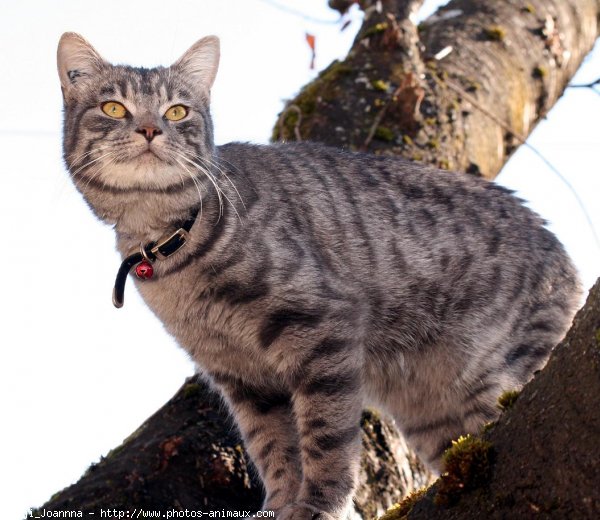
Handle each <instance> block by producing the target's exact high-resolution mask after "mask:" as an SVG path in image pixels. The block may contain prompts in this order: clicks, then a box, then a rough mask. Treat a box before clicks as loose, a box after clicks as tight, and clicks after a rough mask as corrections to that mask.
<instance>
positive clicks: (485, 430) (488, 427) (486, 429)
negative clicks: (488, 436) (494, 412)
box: [481, 421, 496, 433]
mask: <svg viewBox="0 0 600 520" xmlns="http://www.w3.org/2000/svg"><path fill="white" fill-rule="evenodd" d="M494 426H496V421H490V422H486V423H485V424H484V425H483V428H481V433H488V432H490V431H492V430H493V429H494Z"/></svg>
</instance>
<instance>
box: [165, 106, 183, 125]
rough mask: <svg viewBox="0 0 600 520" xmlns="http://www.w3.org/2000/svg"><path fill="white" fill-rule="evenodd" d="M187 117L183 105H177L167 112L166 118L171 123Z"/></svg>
mask: <svg viewBox="0 0 600 520" xmlns="http://www.w3.org/2000/svg"><path fill="white" fill-rule="evenodd" d="M185 116H187V110H186V108H185V107H184V106H183V105H175V106H172V107H171V108H169V110H167V111H166V112H165V117H166V118H167V119H168V120H169V121H179V120H180V119H183V118H184V117H185Z"/></svg>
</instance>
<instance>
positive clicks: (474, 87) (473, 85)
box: [467, 80, 481, 92]
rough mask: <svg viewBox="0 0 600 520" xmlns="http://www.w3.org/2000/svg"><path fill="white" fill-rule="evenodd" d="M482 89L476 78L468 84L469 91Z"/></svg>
mask: <svg viewBox="0 0 600 520" xmlns="http://www.w3.org/2000/svg"><path fill="white" fill-rule="evenodd" d="M480 89H481V83H479V82H478V81H475V80H471V81H470V82H469V85H468V86H467V92H477V91H478V90H480Z"/></svg>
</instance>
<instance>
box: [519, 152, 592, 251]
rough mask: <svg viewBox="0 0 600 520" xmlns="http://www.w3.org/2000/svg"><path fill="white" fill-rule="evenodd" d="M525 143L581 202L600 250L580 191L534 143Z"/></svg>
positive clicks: (582, 209)
mask: <svg viewBox="0 0 600 520" xmlns="http://www.w3.org/2000/svg"><path fill="white" fill-rule="evenodd" d="M523 145H525V146H526V147H527V148H529V149H530V150H531V151H532V152H533V153H534V154H535V155H537V156H538V157H539V158H540V159H541V160H542V162H543V163H544V164H545V165H546V166H547V167H548V168H550V170H552V171H553V172H554V174H555V175H556V176H557V177H558V178H559V179H560V180H561V181H562V182H563V184H564V185H565V186H566V187H567V188H568V189H569V191H570V192H571V194H572V195H573V197H575V200H576V201H577V204H579V208H580V209H581V212H582V213H583V215H584V217H585V220H586V221H587V223H588V225H589V227H590V231H591V232H592V236H593V237H594V242H595V243H596V247H597V248H598V251H600V238H598V235H597V233H596V227H595V226H594V222H593V221H592V219H591V217H590V215H589V213H588V212H587V210H586V209H585V204H584V203H583V201H582V200H581V197H580V196H579V195H578V193H577V191H576V190H575V188H574V187H573V185H572V184H571V183H570V182H569V181H568V180H567V178H566V177H565V176H564V175H563V174H562V173H560V171H558V168H556V167H555V166H554V165H553V164H552V163H551V162H550V161H549V160H548V159H546V158H545V157H544V156H543V155H542V153H541V152H540V151H538V150H537V148H535V147H534V146H533V145H531V144H529V143H528V142H527V141H526V142H524V143H523Z"/></svg>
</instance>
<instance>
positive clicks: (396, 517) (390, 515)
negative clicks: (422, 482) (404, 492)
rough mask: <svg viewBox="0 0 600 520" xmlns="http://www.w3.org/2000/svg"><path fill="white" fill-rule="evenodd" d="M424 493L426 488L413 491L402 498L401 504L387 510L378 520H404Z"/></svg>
mask: <svg viewBox="0 0 600 520" xmlns="http://www.w3.org/2000/svg"><path fill="white" fill-rule="evenodd" d="M426 491H427V488H426V487H423V488H421V489H419V490H417V491H413V492H412V493H411V494H410V495H408V496H407V497H404V499H403V500H402V502H400V503H398V504H395V505H393V506H392V507H391V508H390V509H388V510H387V511H386V512H385V513H384V514H383V515H382V516H380V517H379V520H404V519H405V518H408V514H409V513H410V512H411V511H412V508H413V506H414V505H415V504H416V503H417V502H418V501H419V500H420V499H421V497H422V496H423V495H424V494H425V492H426Z"/></svg>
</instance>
